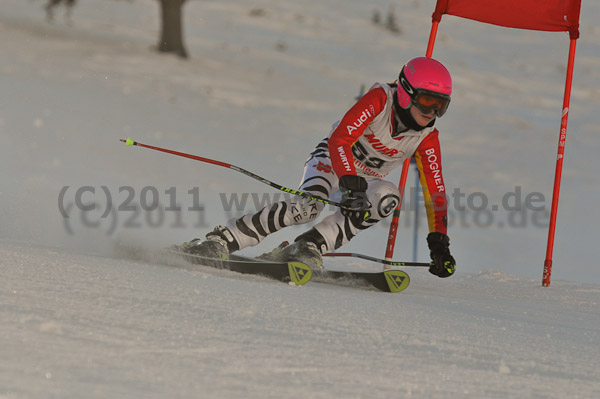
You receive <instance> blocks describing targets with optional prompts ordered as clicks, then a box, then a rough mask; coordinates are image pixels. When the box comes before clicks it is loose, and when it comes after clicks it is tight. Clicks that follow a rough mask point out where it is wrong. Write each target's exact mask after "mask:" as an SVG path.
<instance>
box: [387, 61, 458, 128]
mask: <svg viewBox="0 0 600 399" xmlns="http://www.w3.org/2000/svg"><path fill="white" fill-rule="evenodd" d="M450 94H452V78H451V77H450V72H448V70H447V69H446V67H445V66H444V65H442V63H441V62H439V61H436V60H434V59H433V58H427V57H417V58H413V59H412V60H410V61H408V62H407V63H406V64H405V65H404V67H403V68H402V71H400V77H399V79H398V103H399V105H400V107H402V108H404V109H408V108H409V107H410V106H411V104H414V105H415V106H416V107H417V108H419V109H421V111H423V112H425V113H430V112H431V111H432V110H434V111H435V112H436V113H437V115H438V116H442V115H444V113H445V112H446V109H448V104H450Z"/></svg>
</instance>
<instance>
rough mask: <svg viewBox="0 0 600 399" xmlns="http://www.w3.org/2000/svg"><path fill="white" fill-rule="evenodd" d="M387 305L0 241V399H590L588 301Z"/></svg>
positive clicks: (415, 276)
mask: <svg viewBox="0 0 600 399" xmlns="http://www.w3.org/2000/svg"><path fill="white" fill-rule="evenodd" d="M411 275H412V284H411V286H410V287H409V288H408V289H407V291H405V292H404V293H401V294H384V293H381V292H379V291H371V290H367V289H359V288H352V287H343V286H333V285H327V284H321V283H309V284H308V285H305V286H300V287H292V286H289V285H286V284H283V283H280V282H276V281H272V280H267V279H265V278H262V277H252V276H247V275H240V274H236V273H233V272H227V271H219V270H214V269H211V268H205V267H198V268H191V267H190V268H173V267H167V266H161V265H156V264H149V263H144V262H134V261H126V260H116V259H108V258H101V257H93V256H87V255H76V254H72V253H68V252H66V251H57V250H55V249H44V248H40V247H30V246H26V245H22V244H14V243H7V242H2V245H1V246H0V278H1V280H0V281H2V290H1V291H0V303H1V304H2V307H1V309H0V317H1V318H2V324H1V326H0V344H1V346H0V347H1V349H0V351H1V354H2V362H1V364H0V389H1V391H0V397H2V398H11V399H12V398H82V397H85V398H107V397H110V398H139V397H144V398H166V397H172V398H240V397H244V398H307V397H310V398H332V397H340V398H384V397H415V398H448V397H452V398H566V397H568V398H597V397H598V395H599V394H600V378H598V377H599V371H598V370H600V346H599V342H600V322H599V320H600V317H599V316H600V312H599V310H598V309H599V305H600V303H599V302H600V301H599V298H600V287H598V286H597V285H585V284H582V283H569V282H555V283H554V284H553V286H552V287H550V288H548V289H545V288H542V287H539V284H537V283H536V281H532V280H527V279H522V278H517V277H514V276H511V275H508V274H505V273H502V272H489V271H484V272H480V273H477V274H459V275H457V276H455V277H453V278H452V279H448V280H441V279H434V278H431V277H430V276H429V274H428V273H427V272H426V271H424V270H420V271H413V272H412V273H411Z"/></svg>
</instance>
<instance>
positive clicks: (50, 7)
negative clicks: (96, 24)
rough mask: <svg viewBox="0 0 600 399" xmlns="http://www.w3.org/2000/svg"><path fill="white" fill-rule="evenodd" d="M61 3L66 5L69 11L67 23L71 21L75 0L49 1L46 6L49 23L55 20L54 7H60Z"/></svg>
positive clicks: (67, 12)
mask: <svg viewBox="0 0 600 399" xmlns="http://www.w3.org/2000/svg"><path fill="white" fill-rule="evenodd" d="M61 3H62V4H64V5H65V8H66V10H67V11H66V18H67V21H70V20H71V12H72V9H73V6H75V0H48V2H47V3H46V6H45V7H44V8H45V9H46V19H48V21H52V20H54V7H56V6H58V5H59V4H61Z"/></svg>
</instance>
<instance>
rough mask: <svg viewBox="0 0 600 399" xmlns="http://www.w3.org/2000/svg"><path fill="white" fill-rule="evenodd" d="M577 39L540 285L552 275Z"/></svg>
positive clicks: (571, 54)
mask: <svg viewBox="0 0 600 399" xmlns="http://www.w3.org/2000/svg"><path fill="white" fill-rule="evenodd" d="M576 45H577V39H571V45H570V47H569V62H568V68H567V78H566V83H565V95H564V99H563V109H562V119H561V121H560V133H559V136H558V153H557V157H556V171H555V173H554V190H553V191H552V208H551V211H550V225H549V227H548V245H547V247H546V259H545V261H544V275H543V277H542V285H543V286H544V287H548V286H550V276H551V275H552V251H553V248H554V233H555V230H556V215H557V213H558V197H559V194H560V181H561V176H562V169H563V159H564V156H565V144H566V139H567V122H568V120H569V103H570V100H571V83H572V81H573V68H574V65H575V48H576Z"/></svg>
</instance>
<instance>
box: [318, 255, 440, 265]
mask: <svg viewBox="0 0 600 399" xmlns="http://www.w3.org/2000/svg"><path fill="white" fill-rule="evenodd" d="M323 256H332V257H336V256H339V257H342V256H343V257H352V258H359V259H365V260H370V261H372V262H376V263H382V264H384V265H388V266H414V267H429V266H431V263H422V262H400V261H393V260H389V259H379V258H375V257H373V256H368V255H362V254H355V253H350V252H330V253H327V254H325V255H323Z"/></svg>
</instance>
